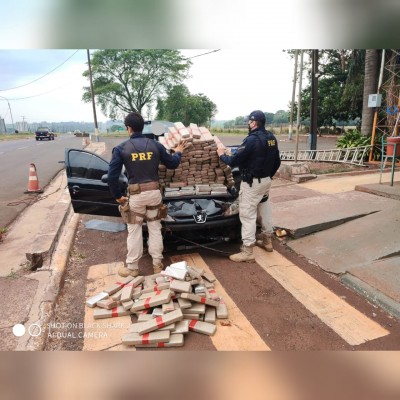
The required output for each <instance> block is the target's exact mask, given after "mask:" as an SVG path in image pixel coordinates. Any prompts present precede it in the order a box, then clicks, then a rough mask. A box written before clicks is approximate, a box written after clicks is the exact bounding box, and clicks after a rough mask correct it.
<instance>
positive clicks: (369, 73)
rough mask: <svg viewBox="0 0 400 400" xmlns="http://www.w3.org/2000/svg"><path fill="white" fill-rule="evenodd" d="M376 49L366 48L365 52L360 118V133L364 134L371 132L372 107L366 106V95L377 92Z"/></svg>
mask: <svg viewBox="0 0 400 400" xmlns="http://www.w3.org/2000/svg"><path fill="white" fill-rule="evenodd" d="M378 58H379V57H378V51H377V50H375V49H368V50H366V53H365V74H364V95H363V106H362V119H361V134H362V135H364V136H367V135H370V134H371V133H372V124H373V120H374V109H373V108H372V107H368V96H369V95H370V94H374V93H376V92H377V86H378Z"/></svg>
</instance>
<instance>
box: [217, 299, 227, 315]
mask: <svg viewBox="0 0 400 400" xmlns="http://www.w3.org/2000/svg"><path fill="white" fill-rule="evenodd" d="M216 311H217V318H218V319H225V318H228V307H227V306H226V304H225V303H224V301H223V299H222V298H221V299H220V301H219V304H218V307H217V309H216Z"/></svg>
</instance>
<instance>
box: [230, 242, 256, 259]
mask: <svg viewBox="0 0 400 400" xmlns="http://www.w3.org/2000/svg"><path fill="white" fill-rule="evenodd" d="M253 247H254V246H245V245H243V246H241V247H240V253H236V254H232V255H231V256H229V259H230V260H231V261H234V262H249V263H250V262H254V261H255V258H254V254H253Z"/></svg>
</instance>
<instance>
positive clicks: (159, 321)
mask: <svg viewBox="0 0 400 400" xmlns="http://www.w3.org/2000/svg"><path fill="white" fill-rule="evenodd" d="M182 319H183V314H182V311H181V310H180V309H178V310H174V311H172V312H170V313H168V314H165V315H162V316H158V317H156V318H153V319H151V320H149V321H146V322H144V323H143V324H144V326H143V328H142V329H141V330H140V332H139V334H141V335H143V334H144V333H147V332H152V331H155V330H157V329H160V328H163V327H164V326H166V325H169V324H172V323H173V322H177V321H181V320H182Z"/></svg>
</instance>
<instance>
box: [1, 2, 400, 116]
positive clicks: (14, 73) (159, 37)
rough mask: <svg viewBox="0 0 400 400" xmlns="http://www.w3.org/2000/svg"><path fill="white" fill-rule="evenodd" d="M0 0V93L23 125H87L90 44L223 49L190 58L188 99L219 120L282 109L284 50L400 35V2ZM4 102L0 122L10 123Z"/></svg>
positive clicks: (391, 39) (378, 44)
mask: <svg viewBox="0 0 400 400" xmlns="http://www.w3.org/2000/svg"><path fill="white" fill-rule="evenodd" d="M3 3H4V4H2V8H1V16H2V19H1V24H0V96H3V97H6V98H7V99H8V100H9V104H10V106H11V110H12V114H13V119H14V121H21V120H22V119H25V120H27V121H28V122H40V121H43V120H46V121H48V122H56V121H68V120H74V121H87V122H90V121H92V120H93V114H92V108H91V104H85V103H83V102H82V101H81V98H82V87H84V86H87V85H88V82H87V80H86V79H85V78H83V77H82V72H83V71H84V70H85V69H86V62H87V59H86V51H85V50H84V49H86V48H89V49H104V48H120V49H121V48H130V49H133V48H158V49H163V48H168V49H190V50H185V52H184V55H187V56H188V57H191V56H193V55H196V54H200V53H202V52H205V51H206V50H213V49H221V50H220V51H218V52H215V53H212V54H210V55H206V56H202V57H197V58H193V59H192V61H193V66H192V68H191V71H190V73H191V76H192V77H191V78H190V79H189V80H188V81H187V82H186V84H187V86H188V88H189V90H190V92H191V93H192V94H197V93H203V94H204V95H206V96H208V97H209V98H210V99H211V100H212V101H213V102H214V103H215V104H216V105H217V108H218V113H217V114H216V116H215V118H216V119H222V120H225V119H233V118H235V117H236V116H240V115H246V114H248V113H249V112H251V111H252V110H254V109H261V110H263V111H267V112H276V111H277V110H279V109H287V108H288V104H289V102H290V100H291V94H292V76H293V72H292V71H293V61H291V60H290V59H289V57H288V56H287V55H286V54H285V53H283V52H282V50H283V49H324V48H325V49H329V48H337V49H341V48H342V49H343V48H344V49H346V48H347V49H352V48H395V47H396V46H397V47H398V37H399V30H400V28H399V24H398V20H399V18H400V3H399V2H398V0H381V1H375V0H362V1H361V0H336V1H332V0H279V1H273V0H271V1H265V0H246V2H243V1H241V0H218V1H215V0H190V1H188V0H113V1H112V2H111V1H109V0H18V1H12V2H10V1H8V2H3ZM38 21H39V23H38ZM46 49H47V50H46ZM77 49H81V50H80V51H78V52H77V53H76V54H74V52H75V51H76V50H77ZM71 56H72V57H71ZM69 57H71V58H70V59H69V60H68V61H66V62H65V64H63V65H62V66H61V67H59V68H57V69H56V70H55V71H53V72H51V71H52V70H53V69H55V68H56V67H58V66H59V65H60V64H61V63H63V62H64V61H65V60H66V59H67V58H69ZM45 74H48V75H47V76H45V77H44V78H43V79H40V80H38V81H37V82H34V83H32V84H29V85H28V83H29V82H31V81H33V80H35V79H38V78H40V77H42V76H43V75H45ZM20 85H25V86H23V87H21V88H18V89H12V88H15V87H16V86H20ZM303 87H304V86H303ZM3 97H0V116H1V117H3V118H5V120H6V123H7V124H8V123H9V122H10V119H11V115H10V111H9V107H8V103H7V101H5V100H4V99H3ZM25 97H31V98H29V99H28V98H25ZM1 99H3V100H1ZM17 99H19V100H17ZM97 113H98V120H99V121H105V120H107V116H104V115H102V114H101V112H100V110H99V108H97Z"/></svg>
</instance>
